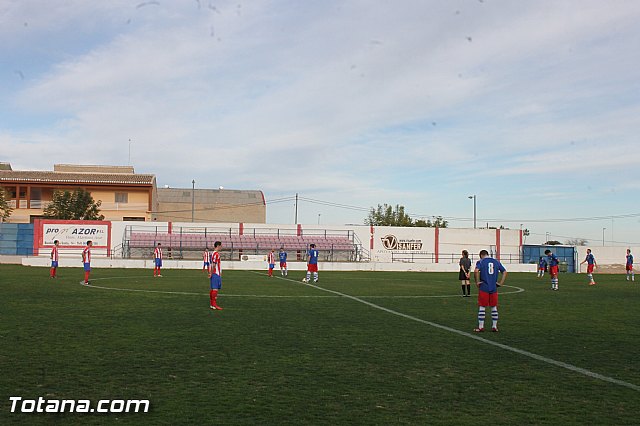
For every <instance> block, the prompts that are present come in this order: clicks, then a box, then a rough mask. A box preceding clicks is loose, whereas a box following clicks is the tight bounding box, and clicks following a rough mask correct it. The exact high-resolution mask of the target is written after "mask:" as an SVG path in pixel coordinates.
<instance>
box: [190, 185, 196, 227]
mask: <svg viewBox="0 0 640 426" xmlns="http://www.w3.org/2000/svg"><path fill="white" fill-rule="evenodd" d="M195 207H196V180H195V179H194V180H192V181H191V222H194V221H195V220H194V219H195V212H196V209H195Z"/></svg>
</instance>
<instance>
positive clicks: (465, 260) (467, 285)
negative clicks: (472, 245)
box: [458, 250, 471, 297]
mask: <svg viewBox="0 0 640 426" xmlns="http://www.w3.org/2000/svg"><path fill="white" fill-rule="evenodd" d="M458 265H460V272H459V273H458V279H459V280H460V284H461V286H462V297H471V282H470V275H471V259H469V252H468V251H466V250H462V257H461V258H460V262H458Z"/></svg>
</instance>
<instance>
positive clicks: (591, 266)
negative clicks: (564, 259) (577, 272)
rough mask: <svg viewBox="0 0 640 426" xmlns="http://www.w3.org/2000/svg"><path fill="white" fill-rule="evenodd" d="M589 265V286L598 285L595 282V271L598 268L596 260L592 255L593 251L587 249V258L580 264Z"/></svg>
mask: <svg viewBox="0 0 640 426" xmlns="http://www.w3.org/2000/svg"><path fill="white" fill-rule="evenodd" d="M583 263H586V264H587V278H589V285H596V282H595V281H594V280H593V270H594V269H595V268H596V267H597V265H596V258H595V257H593V254H591V249H587V257H585V258H584V260H583V261H582V262H580V264H581V265H582V264H583Z"/></svg>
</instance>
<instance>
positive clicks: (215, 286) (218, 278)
mask: <svg viewBox="0 0 640 426" xmlns="http://www.w3.org/2000/svg"><path fill="white" fill-rule="evenodd" d="M221 248H222V243H221V242H220V241H216V242H215V243H213V253H211V263H210V264H209V281H210V285H211V290H210V291H209V308H211V309H213V310H220V311H221V310H222V308H221V307H220V306H218V302H217V301H218V291H219V290H220V289H221V288H222V268H220V249H221Z"/></svg>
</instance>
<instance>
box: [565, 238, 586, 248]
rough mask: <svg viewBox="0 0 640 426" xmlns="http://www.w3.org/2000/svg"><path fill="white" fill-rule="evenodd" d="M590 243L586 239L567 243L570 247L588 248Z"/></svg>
mask: <svg viewBox="0 0 640 426" xmlns="http://www.w3.org/2000/svg"><path fill="white" fill-rule="evenodd" d="M588 242H589V241H587V240H585V239H584V238H572V239H570V240H567V242H566V243H565V244H566V245H568V246H586V245H587V243H588Z"/></svg>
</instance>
